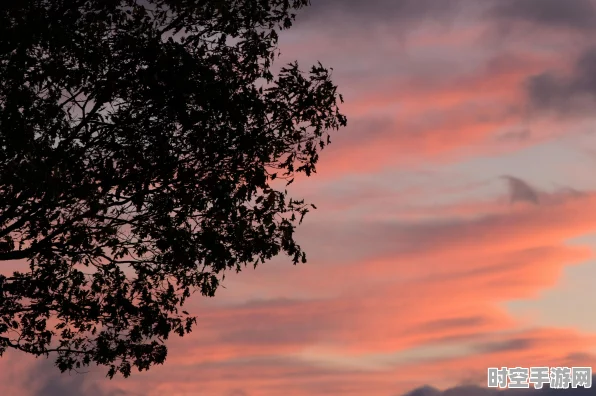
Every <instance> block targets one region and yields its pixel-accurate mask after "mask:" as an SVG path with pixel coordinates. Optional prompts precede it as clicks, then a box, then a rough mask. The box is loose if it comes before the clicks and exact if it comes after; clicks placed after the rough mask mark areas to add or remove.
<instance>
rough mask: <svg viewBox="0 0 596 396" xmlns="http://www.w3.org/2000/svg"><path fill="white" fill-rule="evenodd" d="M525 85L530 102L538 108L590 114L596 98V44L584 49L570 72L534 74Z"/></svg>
mask: <svg viewBox="0 0 596 396" xmlns="http://www.w3.org/2000/svg"><path fill="white" fill-rule="evenodd" d="M526 89H527V93H528V96H529V99H530V103H531V104H532V105H533V106H534V107H535V108H537V109H539V110H555V111H557V112H559V113H562V114H572V115H573V114H581V113H586V112H587V114H589V115H591V114H592V113H593V111H592V106H593V104H594V101H595V100H596V48H594V47H592V48H588V49H585V50H584V51H583V52H582V53H581V54H580V56H579V57H578V58H577V60H576V62H575V65H574V67H573V69H572V70H571V73H569V74H568V75H561V74H557V73H554V72H544V73H541V74H538V75H534V76H532V77H530V78H529V79H528V80H527V82H526Z"/></svg>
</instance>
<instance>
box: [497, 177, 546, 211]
mask: <svg viewBox="0 0 596 396" xmlns="http://www.w3.org/2000/svg"><path fill="white" fill-rule="evenodd" d="M503 178H504V179H505V180H507V183H508V184H509V196H510V200H511V203H515V202H518V201H522V202H524V201H525V202H531V203H533V204H536V205H537V204H538V203H539V200H538V193H537V192H536V190H534V188H532V187H531V186H530V185H529V184H528V183H526V182H525V181H523V180H521V179H518V178H517V177H513V176H503Z"/></svg>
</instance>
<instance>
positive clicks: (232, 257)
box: [0, 0, 346, 378]
mask: <svg viewBox="0 0 596 396" xmlns="http://www.w3.org/2000/svg"><path fill="white" fill-rule="evenodd" d="M308 3H309V1H308V0H22V1H4V2H1V4H2V5H0V203H1V204H0V260H1V261H5V262H6V261H12V260H24V261H26V262H27V263H28V264H29V267H28V268H29V269H28V270H26V271H25V272H14V273H13V274H12V276H0V354H2V353H4V352H5V351H7V350H8V349H15V350H19V351H22V352H25V353H29V354H33V355H36V356H39V355H44V356H49V355H50V354H51V353H55V355H54V354H52V356H55V357H56V365H57V366H58V368H59V369H60V370H61V371H66V370H72V369H75V370H76V369H77V368H79V367H84V366H88V365H89V364H91V363H96V364H98V365H104V366H106V368H107V369H108V376H109V377H110V378H112V377H113V376H114V375H115V374H116V373H121V374H122V375H124V376H125V377H127V376H129V375H130V373H131V369H132V368H133V367H136V368H137V369H139V370H147V369H149V367H150V366H152V365H153V364H161V363H163V362H164V360H165V358H166V353H167V349H166V346H165V345H164V340H166V339H167V338H168V336H169V335H171V334H172V333H175V334H178V335H180V336H183V335H184V334H186V333H188V332H190V331H191V328H192V326H193V324H195V323H196V318H195V317H193V316H191V315H190V314H189V313H188V312H186V311H182V308H181V307H182V305H183V304H184V302H185V301H186V300H187V299H188V297H189V296H190V295H191V294H192V293H194V292H196V291H199V292H200V293H201V294H203V295H205V296H213V295H214V293H215V291H216V289H217V287H218V285H219V282H220V281H221V279H222V277H223V275H224V273H225V271H226V270H236V271H239V270H240V269H241V268H242V267H243V266H246V265H254V266H256V265H257V262H264V261H265V260H267V259H270V258H272V257H274V256H276V255H278V254H280V253H285V254H287V255H289V256H290V257H291V258H292V260H293V262H294V264H296V263H298V262H300V261H302V262H305V261H306V257H305V254H304V253H303V251H302V250H301V248H300V246H299V245H298V244H297V243H296V242H295V241H294V238H293V232H294V230H295V227H296V226H297V224H298V223H299V222H301V219H302V217H303V216H304V214H305V213H306V212H307V211H308V207H309V206H310V205H307V204H306V203H305V202H303V201H298V200H294V199H292V198H290V197H289V196H288V193H287V191H286V190H285V188H284V187H283V183H286V184H289V183H291V181H292V180H293V176H294V175H295V174H297V173H299V172H302V173H304V174H306V175H310V174H311V173H312V172H315V164H316V162H317V159H318V152H319V151H320V149H322V148H323V147H324V146H325V145H326V144H328V143H329V137H328V132H329V131H330V130H333V129H339V128H340V127H343V126H345V125H346V118H345V117H344V116H343V115H342V114H341V113H340V112H339V110H338V108H337V104H338V103H339V102H341V101H343V100H342V98H341V96H340V95H338V94H337V93H336V86H335V85H333V83H332V82H331V79H330V73H329V72H328V70H326V69H325V68H324V67H323V66H322V65H321V64H318V65H316V66H314V67H312V69H311V70H310V72H309V73H303V72H301V71H300V69H299V68H298V65H297V64H296V63H292V64H289V65H286V66H285V67H283V68H281V71H279V72H278V73H277V75H276V76H274V75H273V73H272V71H271V68H272V61H273V60H274V59H275V58H276V56H277V55H278V50H277V47H276V45H277V37H278V36H277V31H279V30H282V29H286V28H289V27H290V26H291V24H292V21H293V20H294V17H295V15H294V14H293V13H294V12H295V11H296V10H298V9H300V8H302V7H305V6H307V5H308ZM276 178H278V179H284V178H285V179H286V180H282V182H283V183H282V186H281V188H277V189H276V188H274V187H275V185H274V184H275V183H277V182H273V183H272V180H274V179H276Z"/></svg>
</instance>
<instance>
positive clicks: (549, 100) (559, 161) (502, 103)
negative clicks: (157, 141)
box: [0, 0, 596, 396]
mask: <svg viewBox="0 0 596 396" xmlns="http://www.w3.org/2000/svg"><path fill="white" fill-rule="evenodd" d="M595 32H596V3H595V2H594V1H592V0H367V1H360V0H312V6H311V7H309V8H308V9H304V10H302V11H301V12H299V14H298V18H297V22H296V24H295V26H294V27H293V28H292V29H291V30H289V31H286V32H284V33H283V34H281V36H280V49H281V51H282V56H281V59H280V65H281V64H283V63H284V62H290V61H293V60H295V59H296V60H298V61H299V62H300V64H301V65H302V66H303V69H305V70H306V69H308V68H309V66H310V65H312V64H314V63H315V62H317V61H321V62H322V63H323V65H325V66H328V67H333V69H334V70H333V78H334V82H336V83H337V84H338V85H339V90H340V92H341V93H342V94H343V96H344V99H345V103H344V104H343V107H342V110H343V112H344V113H345V114H346V116H347V117H348V126H347V127H346V128H344V129H342V130H340V131H338V132H336V133H334V134H332V137H331V139H332V144H331V145H330V146H328V147H327V148H325V150H324V151H323V152H322V153H321V160H320V162H319V165H318V169H317V170H318V171H317V174H315V175H314V176H312V177H310V178H305V177H303V178H298V179H297V180H296V182H295V183H294V184H293V185H292V186H291V187H290V192H291V193H292V195H293V196H294V197H296V198H304V199H306V200H307V201H309V202H312V203H315V204H316V206H317V208H318V209H317V210H316V211H313V212H311V213H309V214H308V215H307V217H306V218H305V221H304V223H303V224H302V225H301V226H300V228H299V229H298V231H297V235H296V237H297V240H298V242H300V244H301V245H302V246H303V248H304V249H305V251H306V252H307V255H308V259H309V260H308V263H307V264H300V265H297V266H293V265H292V264H291V260H290V259H289V258H287V257H278V258H275V259H274V260H272V261H271V262H267V263H265V264H263V265H261V266H259V267H257V269H256V270H252V269H247V270H245V271H244V272H241V273H240V274H229V275H228V276H227V277H226V279H225V282H224V287H225V288H222V289H220V290H219V291H218V293H217V294H216V296H215V297H214V298H210V299H208V298H196V299H193V300H192V301H191V302H190V306H189V307H188V308H187V310H188V311H192V312H193V313H195V314H196V315H197V316H198V326H197V327H196V329H195V330H194V332H193V333H192V334H191V335H189V336H187V337H184V338H173V339H171V340H170V342H169V344H168V345H169V355H168V358H167V361H166V363H165V365H163V366H158V367H154V368H152V369H151V370H150V371H149V372H144V373H137V372H133V374H132V376H131V377H130V378H128V379H122V378H115V379H114V380H112V381H109V380H107V379H106V378H105V377H104V375H105V371H106V370H104V369H103V368H101V367H99V368H98V367H91V368H89V372H88V373H87V374H74V373H72V374H64V375H60V374H59V373H58V371H57V369H55V368H52V364H51V362H50V361H47V360H42V359H34V358H30V357H26V356H22V355H20V354H17V353H8V354H7V355H6V356H5V357H4V358H2V359H0V394H4V395H23V396H54V395H74V396H78V395H85V396H87V395H90V396H141V395H142V396H157V395H160V396H161V395H168V396H190V395H193V396H194V395H200V396H203V395H204V396H279V395H283V396H307V395H308V396H323V395H341V396H344V395H345V396H356V395H358V396H363V395H365V396H403V395H408V396H466V395H486V396H492V395H494V392H493V391H492V390H488V389H486V381H487V378H486V376H487V375H486V373H487V368H488V367H502V366H505V367H516V366H521V367H530V366H567V367H572V366H596V364H595V363H596V316H595V315H594V314H593V312H595V311H596V310H595V309H594V308H596V287H594V285H595V284H596V260H595V257H594V249H595V248H596V178H594V169H596V135H595V132H596V118H595V117H594V115H596V112H595V111H594V105H595V104H596V42H595V41H594V39H593V37H594V33H595ZM24 373H26V374H24ZM505 392H511V391H505ZM536 392H538V391H536ZM569 392H571V391H569ZM591 392H594V393H591V394H596V389H595V390H592V391H591ZM539 393H541V394H543V395H550V393H548V390H546V391H541V392H539ZM576 393H578V394H579V393H582V392H581V391H576ZM537 394H538V393H537ZM557 394H560V395H561V396H564V395H566V394H567V391H560V392H559V393H557ZM574 394H575V393H574ZM582 394H587V392H586V393H582ZM505 395H507V393H505Z"/></svg>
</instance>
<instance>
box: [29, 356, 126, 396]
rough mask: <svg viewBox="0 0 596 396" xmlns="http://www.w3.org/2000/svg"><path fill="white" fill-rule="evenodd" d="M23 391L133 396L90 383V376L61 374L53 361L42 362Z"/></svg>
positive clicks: (43, 395)
mask: <svg viewBox="0 0 596 396" xmlns="http://www.w3.org/2000/svg"><path fill="white" fill-rule="evenodd" d="M23 390H25V391H28V392H29V393H30V394H31V395H32V396H133V395H132V394H130V393H128V392H125V391H123V390H120V389H105V388H103V387H100V386H98V385H97V384H94V383H89V381H88V374H77V373H75V372H72V373H71V374H69V373H64V374H60V372H59V371H58V369H57V368H56V367H55V366H54V365H53V360H52V359H44V360H41V361H40V362H39V363H38V364H36V365H35V366H34V367H33V369H32V370H31V371H30V372H29V373H28V375H27V377H26V381H25V382H24V383H23Z"/></svg>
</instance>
